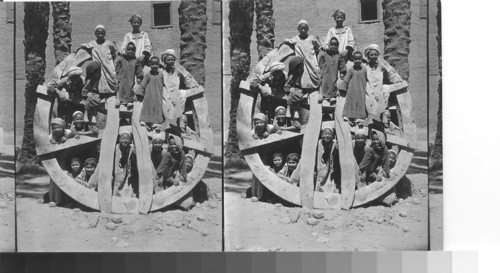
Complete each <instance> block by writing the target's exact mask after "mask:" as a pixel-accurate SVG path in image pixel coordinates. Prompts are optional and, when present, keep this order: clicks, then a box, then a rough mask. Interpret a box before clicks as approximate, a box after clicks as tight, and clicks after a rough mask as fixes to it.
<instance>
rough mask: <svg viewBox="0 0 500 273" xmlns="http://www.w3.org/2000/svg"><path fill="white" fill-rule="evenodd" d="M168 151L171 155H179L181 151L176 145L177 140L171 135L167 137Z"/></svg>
mask: <svg viewBox="0 0 500 273" xmlns="http://www.w3.org/2000/svg"><path fill="white" fill-rule="evenodd" d="M167 149H168V152H169V153H171V154H172V155H174V156H175V155H179V154H180V153H181V148H180V147H179V145H177V142H176V140H175V138H174V137H173V136H171V137H169V138H168V148H167Z"/></svg>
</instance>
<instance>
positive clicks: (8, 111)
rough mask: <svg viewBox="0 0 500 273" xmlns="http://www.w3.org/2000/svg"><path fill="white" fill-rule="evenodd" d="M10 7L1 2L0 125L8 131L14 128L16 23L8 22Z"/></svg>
mask: <svg viewBox="0 0 500 273" xmlns="http://www.w3.org/2000/svg"><path fill="white" fill-rule="evenodd" d="M8 8H9V5H8V4H6V3H0V35H2V37H3V39H1V40H0V48H1V51H0V52H1V54H0V86H1V89H0V96H1V99H0V126H2V127H3V129H4V131H6V132H10V131H13V130H14V42H13V38H14V24H12V23H7V17H8V13H9V10H8ZM11 15H12V14H11Z"/></svg>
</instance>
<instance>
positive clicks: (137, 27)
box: [130, 17, 142, 30]
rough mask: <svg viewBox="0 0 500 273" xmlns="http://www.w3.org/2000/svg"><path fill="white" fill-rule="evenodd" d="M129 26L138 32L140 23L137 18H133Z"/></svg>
mask: <svg viewBox="0 0 500 273" xmlns="http://www.w3.org/2000/svg"><path fill="white" fill-rule="evenodd" d="M130 24H131V25H132V29H134V30H139V28H140V27H141V25H142V22H141V20H140V19H139V18H137V17H135V18H134V19H133V20H132V21H131V22H130Z"/></svg>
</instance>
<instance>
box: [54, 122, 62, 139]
mask: <svg viewBox="0 0 500 273" xmlns="http://www.w3.org/2000/svg"><path fill="white" fill-rule="evenodd" d="M52 133H53V134H54V136H56V137H61V136H62V135H63V134H64V128H63V127H62V126H61V125H59V124H54V125H52Z"/></svg>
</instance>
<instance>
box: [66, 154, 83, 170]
mask: <svg viewBox="0 0 500 273" xmlns="http://www.w3.org/2000/svg"><path fill="white" fill-rule="evenodd" d="M69 163H70V166H71V172H72V173H78V172H80V171H81V170H82V161H80V158H78V157H73V158H72V159H70V161H69Z"/></svg>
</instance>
